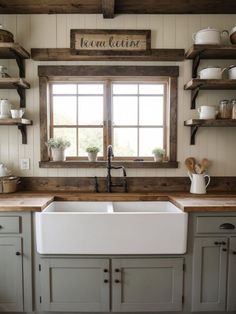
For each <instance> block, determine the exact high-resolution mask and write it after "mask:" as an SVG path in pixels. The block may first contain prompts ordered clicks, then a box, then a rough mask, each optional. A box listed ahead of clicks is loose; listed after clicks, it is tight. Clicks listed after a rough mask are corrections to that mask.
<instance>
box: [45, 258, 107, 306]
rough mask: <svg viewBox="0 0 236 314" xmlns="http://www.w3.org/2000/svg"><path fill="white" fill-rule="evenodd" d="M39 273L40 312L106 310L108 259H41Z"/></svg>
mask: <svg viewBox="0 0 236 314" xmlns="http://www.w3.org/2000/svg"><path fill="white" fill-rule="evenodd" d="M104 269H106V270H108V271H107V272H104ZM41 275H42V276H41V279H42V280H41V290H42V308H43V310H44V311H83V312H87V311H93V312H95V311H109V260H107V259H66V258H60V259H56V258H48V259H43V260H42V266H41ZM104 280H107V281H108V282H104Z"/></svg>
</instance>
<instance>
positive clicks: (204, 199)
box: [0, 191, 236, 212]
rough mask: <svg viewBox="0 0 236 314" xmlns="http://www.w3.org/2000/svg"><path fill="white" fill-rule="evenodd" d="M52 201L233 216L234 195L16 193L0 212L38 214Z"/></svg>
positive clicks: (0, 200) (2, 200)
mask: <svg viewBox="0 0 236 314" xmlns="http://www.w3.org/2000/svg"><path fill="white" fill-rule="evenodd" d="M53 200H55V201H168V200H169V201H170V202H172V203H173V204H175V205H176V206H177V207H179V208H180V209H182V210H183V211H185V212H236V194H232V193H230V194H229V193H223V192H222V193H221V194H217V195H216V194H207V195H193V194H190V193H180V192H178V193H177V192H176V193H174V192H170V193H168V192H165V193H164V192H163V193H81V192H58V193H56V192H35V193H34V192H27V191H22V192H17V193H12V194H0V212H40V211H42V210H43V209H44V208H45V207H46V206H47V205H48V204H50V203H51V202H52V201H53Z"/></svg>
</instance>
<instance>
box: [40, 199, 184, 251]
mask: <svg viewBox="0 0 236 314" xmlns="http://www.w3.org/2000/svg"><path fill="white" fill-rule="evenodd" d="M187 220H188V215H187V213H184V212H183V211H182V210H180V209H179V208H177V207H176V206H175V205H173V204H172V203H170V202H162V201H155V202H149V201H143V202H142V201H139V202H83V201H79V202H77V201H75V202H69V201H67V202H52V203H51V204H49V205H48V206H47V207H46V208H45V209H44V210H43V211H42V212H41V213H36V242H37V251H38V252H39V253H40V254H183V253H185V252H186V242H187Z"/></svg>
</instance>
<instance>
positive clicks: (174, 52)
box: [31, 48, 184, 61]
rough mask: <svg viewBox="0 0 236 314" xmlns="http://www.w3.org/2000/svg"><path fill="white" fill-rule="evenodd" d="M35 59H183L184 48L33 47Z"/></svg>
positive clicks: (33, 57) (32, 52) (32, 53)
mask: <svg viewBox="0 0 236 314" xmlns="http://www.w3.org/2000/svg"><path fill="white" fill-rule="evenodd" d="M31 55H32V59H33V60H35V61H183V60H184V49H151V50H149V51H144V52H140V51H119V53H118V52H116V51H109V50H108V51H106V50H105V51H98V50H93V51H79V53H78V52H77V51H76V50H74V49H71V48H32V49H31Z"/></svg>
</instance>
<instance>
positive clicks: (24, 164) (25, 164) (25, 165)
mask: <svg viewBox="0 0 236 314" xmlns="http://www.w3.org/2000/svg"><path fill="white" fill-rule="evenodd" d="M29 168H30V160H29V158H22V159H20V169H21V170H29Z"/></svg>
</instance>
